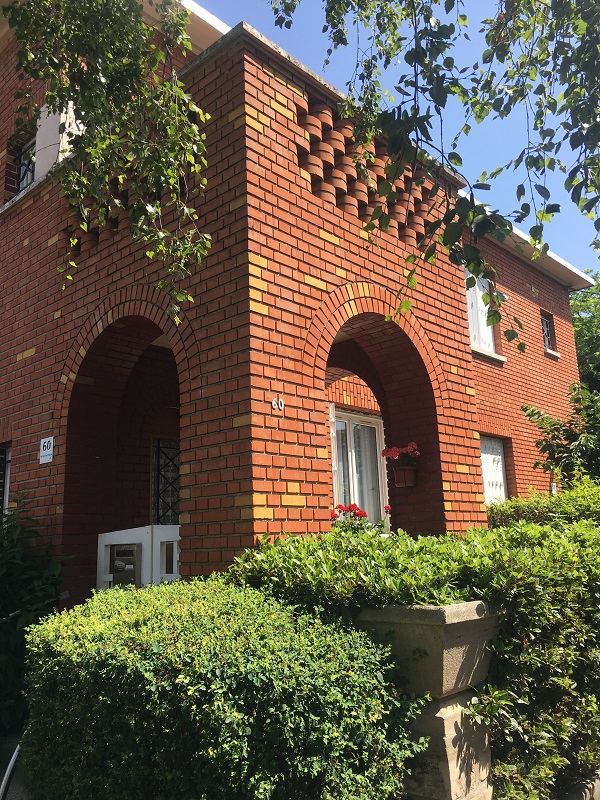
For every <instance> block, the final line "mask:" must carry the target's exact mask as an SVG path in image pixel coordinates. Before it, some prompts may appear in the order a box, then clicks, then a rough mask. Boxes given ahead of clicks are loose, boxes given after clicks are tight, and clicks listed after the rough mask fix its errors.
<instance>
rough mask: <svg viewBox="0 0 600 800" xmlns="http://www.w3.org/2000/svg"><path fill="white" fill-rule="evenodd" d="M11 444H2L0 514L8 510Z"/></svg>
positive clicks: (0, 459) (0, 449)
mask: <svg viewBox="0 0 600 800" xmlns="http://www.w3.org/2000/svg"><path fill="white" fill-rule="evenodd" d="M10 454H11V449H10V444H0V502H1V503H2V505H1V506H0V513H6V511H7V510H8V492H9V482H10Z"/></svg>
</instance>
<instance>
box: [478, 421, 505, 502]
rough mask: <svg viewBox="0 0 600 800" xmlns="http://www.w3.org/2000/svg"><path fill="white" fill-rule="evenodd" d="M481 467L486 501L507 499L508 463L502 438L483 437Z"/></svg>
mask: <svg viewBox="0 0 600 800" xmlns="http://www.w3.org/2000/svg"><path fill="white" fill-rule="evenodd" d="M481 469H482V471H483V493H484V497H485V502H486V503H488V504H489V503H493V502H494V501H496V500H506V498H507V497H508V492H507V490H506V465H505V463H504V445H503V443H502V439H494V438H492V437H491V436H482V437H481Z"/></svg>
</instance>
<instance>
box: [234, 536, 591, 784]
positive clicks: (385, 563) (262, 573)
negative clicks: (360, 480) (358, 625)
mask: <svg viewBox="0 0 600 800" xmlns="http://www.w3.org/2000/svg"><path fill="white" fill-rule="evenodd" d="M230 580H233V581H236V582H238V583H240V584H244V585H251V586H262V587H263V588H267V589H268V590H269V591H270V592H272V593H273V594H274V595H276V596H277V597H279V598H281V599H284V600H286V601H288V602H292V603H300V602H304V603H305V604H306V605H310V606H312V607H313V608H317V609H319V608H320V609H325V610H329V611H339V610H340V607H342V606H359V605H382V604H388V603H401V604H406V603H417V604H429V603H431V604H446V603H452V602H458V601H461V600H476V599H482V600H485V601H486V602H488V603H489V604H490V605H491V606H492V607H496V608H500V609H502V610H503V611H504V614H503V617H502V623H501V629H500V633H499V636H498V638H497V640H496V642H495V643H494V645H493V647H494V658H493V659H492V664H491V667H490V672H489V676H488V683H487V685H485V686H480V687H478V690H477V697H476V699H475V701H474V703H473V709H472V711H473V714H474V716H475V717H476V718H478V719H481V720H483V721H485V722H486V723H487V724H489V725H490V727H491V731H492V741H491V746H492V756H493V780H494V797H495V798H496V800H505V799H506V798H511V800H532V798H535V800H550V798H552V797H554V796H555V792H558V793H559V794H560V792H561V791H563V790H564V788H565V787H566V786H568V785H569V783H570V782H572V781H573V780H574V779H577V778H579V777H581V776H585V775H587V774H589V773H590V772H591V771H592V770H594V769H595V768H597V767H598V765H600V530H599V529H598V528H597V527H596V526H595V524H594V523H592V522H578V523H575V524H572V525H570V524H566V523H562V522H556V523H555V524H554V525H553V526H540V525H535V524H531V523H515V524H513V525H511V526H509V527H506V528H499V529H497V530H494V531H488V530H473V531H470V532H468V533H467V534H466V535H465V536H464V537H462V536H458V535H446V536H441V537H430V536H423V537H419V538H417V539H413V538H412V537H410V536H409V535H408V534H405V533H403V532H401V531H399V532H398V534H395V535H393V536H390V537H388V538H383V537H382V536H381V535H378V534H377V533H376V532H369V531H368V530H360V529H357V528H356V527H355V526H353V525H352V524H351V523H344V525H341V526H340V525H336V526H334V529H333V530H332V532H331V533H328V534H323V535H322V536H316V537H312V538H296V537H293V538H287V539H278V540H276V541H275V542H274V543H273V544H269V543H267V542H266V541H265V542H264V543H262V544H261V545H260V546H259V548H258V549H257V550H255V551H248V552H247V553H245V554H244V555H243V556H242V557H241V558H240V559H238V561H237V562H236V564H235V565H234V567H233V568H232V570H231V574H230Z"/></svg>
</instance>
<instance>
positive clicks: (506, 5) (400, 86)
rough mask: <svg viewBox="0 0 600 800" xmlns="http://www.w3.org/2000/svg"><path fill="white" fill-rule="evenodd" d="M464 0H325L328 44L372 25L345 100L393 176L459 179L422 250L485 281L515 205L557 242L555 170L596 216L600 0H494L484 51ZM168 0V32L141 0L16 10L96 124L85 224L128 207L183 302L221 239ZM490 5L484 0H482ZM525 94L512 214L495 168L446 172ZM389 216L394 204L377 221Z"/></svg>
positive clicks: (57, 2) (77, 164) (52, 97)
mask: <svg viewBox="0 0 600 800" xmlns="http://www.w3.org/2000/svg"><path fill="white" fill-rule="evenodd" d="M258 1H259V0H256V2H258ZM300 2H301V0H271V3H272V6H273V10H274V12H275V18H276V22H277V24H279V25H282V26H289V25H291V23H292V18H293V14H294V12H295V10H296V8H297V7H298V6H299V4H300ZM468 6H469V4H468V3H466V2H463V0H402V1H401V0H324V3H323V7H324V28H323V29H324V31H325V32H326V34H327V35H328V37H329V43H330V52H332V51H333V50H334V49H336V48H338V47H344V46H347V45H348V44H349V40H350V30H351V29H352V28H355V30H356V32H357V35H358V36H359V47H358V50H357V52H358V53H359V55H358V59H357V64H356V69H355V72H354V75H353V76H352V78H351V79H350V81H349V82H348V87H349V95H348V99H347V101H346V102H345V103H344V104H343V108H342V111H343V113H344V114H345V115H347V116H350V117H352V118H353V119H354V120H355V133H356V138H357V143H358V145H360V144H361V143H365V142H367V141H369V140H370V139H371V138H372V137H373V136H374V135H375V134H376V133H383V134H384V135H385V136H386V137H387V141H388V149H389V152H390V155H391V163H390V164H389V166H388V169H389V172H390V177H393V175H394V173H395V172H397V171H398V170H402V169H404V168H405V165H409V167H410V165H413V166H414V165H415V164H416V162H418V164H419V169H420V175H419V177H418V180H421V181H424V180H426V179H429V178H431V179H433V181H434V184H436V186H439V188H440V189H442V190H443V189H444V188H446V192H444V191H439V192H438V194H439V196H440V197H442V198H443V204H442V209H441V213H440V214H439V215H438V216H437V218H436V219H434V220H432V221H431V222H430V224H429V225H428V227H427V230H426V238H425V240H424V241H423V243H422V244H423V247H422V257H423V259H424V260H425V261H430V262H432V261H433V260H434V259H435V255H436V251H437V249H438V247H444V248H446V249H447V250H448V252H449V255H450V259H451V260H452V261H453V262H454V263H456V264H464V265H465V266H466V267H467V268H468V269H469V270H470V272H471V273H472V276H473V277H471V278H469V281H468V282H470V283H474V281H475V277H476V276H479V275H484V276H486V277H490V278H493V269H492V267H491V266H490V265H488V264H486V263H485V261H484V259H483V256H482V253H481V250H480V248H479V241H480V239H481V238H482V237H483V236H485V235H492V236H497V237H500V238H502V237H503V236H505V235H506V233H507V230H508V227H507V220H511V219H512V220H514V221H516V222H518V223H523V222H524V221H525V220H527V219H530V222H531V224H530V231H529V232H530V235H531V240H532V242H533V243H534V244H535V245H536V246H537V247H538V248H539V251H540V252H544V251H545V249H546V246H545V245H544V244H543V243H542V235H543V226H544V224H545V223H546V222H547V221H549V220H550V219H551V218H552V217H553V215H554V214H556V213H558V212H559V210H560V209H559V206H558V204H556V203H553V202H552V198H551V196H550V190H549V189H548V187H547V185H546V179H547V177H548V175H549V173H551V172H556V171H562V172H563V173H564V182H565V186H566V188H567V190H568V191H569V192H570V194H571V197H572V199H573V201H574V202H575V203H576V204H577V205H578V207H579V208H580V209H581V211H582V213H584V214H587V215H588V216H591V217H593V218H594V219H595V225H596V230H600V219H598V208H599V200H600V169H599V164H600V153H599V151H600V71H598V69H597V67H596V63H597V57H598V48H599V47H600V6H598V5H597V4H596V2H594V0H519V2H516V0H499V2H498V3H497V5H496V8H495V13H494V14H493V15H492V16H490V17H489V18H488V19H486V20H484V21H483V22H482V23H480V24H478V25H477V27H478V28H479V29H480V31H481V34H480V35H481V36H482V37H483V42H484V44H483V47H482V48H481V53H480V57H479V58H478V59H477V60H476V61H475V63H473V61H472V60H469V59H467V60H466V61H465V60H464V56H463V57H462V59H461V54H462V52H463V51H462V50H461V48H460V45H461V42H462V40H463V39H467V38H469V30H470V28H469V17H468V14H467V13H466V11H469V10H470V9H469V7H468ZM156 7H157V9H158V11H159V16H160V19H161V25H160V27H161V33H160V37H158V38H157V37H156V35H155V32H154V31H152V30H151V29H150V28H148V27H147V26H146V25H145V24H144V22H143V19H142V9H141V3H140V2H139V0H12V1H11V2H10V3H9V5H8V6H7V9H6V10H5V13H6V14H7V16H8V19H9V22H10V24H11V26H12V27H13V28H14V29H15V32H16V36H17V40H18V42H19V45H20V53H19V66H20V70H21V73H22V76H23V79H24V81H25V85H27V83H28V82H29V84H31V82H32V81H37V80H42V81H45V82H46V83H47V85H48V87H49V92H48V96H47V102H48V105H49V106H50V108H51V109H52V110H63V109H65V108H67V107H69V104H71V107H72V108H74V110H75V114H76V116H77V118H78V120H79V122H80V123H81V125H83V126H84V128H83V133H82V134H81V135H79V136H77V137H72V140H71V146H72V149H73V154H74V158H72V159H71V160H69V161H68V166H67V167H66V168H65V171H64V177H63V186H64V188H65V191H66V193H67V196H68V197H69V200H70V202H71V203H72V204H73V205H74V207H76V208H77V210H78V212H79V214H80V215H81V219H82V221H83V225H84V226H89V225H90V224H104V223H105V222H106V221H107V219H108V218H109V217H110V216H111V215H115V214H118V213H119V212H120V210H121V209H122V208H125V209H126V210H127V213H128V216H129V220H130V225H131V229H132V232H133V235H134V237H136V238H138V239H141V240H142V241H143V242H144V245H145V246H146V252H147V253H148V256H149V257H150V258H151V259H157V258H158V259H160V260H161V261H162V264H163V267H164V275H163V278H162V279H161V284H160V285H161V286H162V287H163V288H165V289H166V290H167V291H168V292H169V294H170V295H171V297H172V299H173V306H172V313H173V314H174V315H175V316H177V313H178V310H179V306H180V304H181V303H182V302H183V301H185V300H190V299H191V298H190V296H189V294H188V293H187V292H186V291H185V290H182V289H181V285H182V284H181V281H182V279H183V278H185V277H186V276H187V275H188V274H189V272H190V271H191V270H192V269H194V268H195V267H197V265H198V264H199V262H200V259H201V258H202V256H203V255H204V253H205V252H206V249H207V247H208V244H209V241H208V237H207V236H206V235H205V234H204V233H203V232H202V231H200V230H198V228H197V225H196V220H197V215H196V212H195V211H194V208H193V205H192V203H191V198H190V194H189V188H190V183H189V178H190V177H193V178H195V180H194V182H193V185H194V186H195V187H196V188H197V187H198V186H199V185H201V180H200V179H199V178H198V174H199V172H200V169H201V167H202V166H203V161H204V146H203V142H202V137H201V135H200V132H199V129H198V125H197V121H199V120H201V119H202V116H201V112H200V111H199V109H197V108H196V107H195V106H194V104H193V101H192V100H191V98H190V97H189V96H187V95H186V94H185V92H184V89H183V86H182V85H181V83H180V81H179V80H178V78H177V74H176V71H175V69H174V62H173V55H174V52H175V50H176V49H177V48H186V47H187V46H189V45H188V42H187V39H186V36H185V22H186V17H187V12H185V11H184V10H183V9H182V8H181V7H180V5H179V3H178V0H161V2H159V3H158V4H157V6H156ZM477 7H478V3H477V2H476V0H475V1H474V2H473V3H472V4H471V8H472V10H473V13H475V14H476V13H477ZM389 67H394V68H397V69H398V77H397V80H396V92H397V93H398V95H399V97H400V101H399V102H398V104H397V105H396V106H395V107H384V99H385V96H384V93H383V90H382V85H381V71H382V69H386V68H389ZM30 97H31V93H30V91H29V90H27V89H26V90H25V91H24V101H25V102H24V107H26V108H27V109H29V110H30V112H31V108H32V107H31V104H30V103H29V100H30ZM452 98H454V100H455V101H457V102H458V103H459V104H461V105H462V107H463V108H464V110H465V112H466V122H465V123H464V124H463V125H462V126H461V129H460V130H459V131H458V132H456V134H455V135H454V136H452V137H451V139H450V140H449V141H448V140H447V138H446V137H445V136H444V135H443V131H444V125H443V123H444V120H445V119H446V110H447V107H448V103H449V101H450V100H451V99H452ZM519 107H522V108H523V109H524V111H525V123H524V124H525V145H524V147H523V148H520V149H518V151H517V152H515V155H514V157H513V158H512V159H511V161H510V162H509V164H506V165H501V166H500V167H498V168H495V169H492V170H491V172H490V175H489V177H490V178H493V177H495V176H496V175H498V174H499V173H500V172H501V171H502V169H506V168H509V167H511V166H512V167H515V168H519V167H524V168H525V170H526V175H527V177H526V179H525V180H523V181H522V182H519V183H518V184H517V185H516V189H515V191H516V198H517V203H518V205H517V208H516V209H515V210H514V211H513V212H512V213H503V214H502V215H500V214H498V213H496V212H494V211H492V210H490V209H489V208H488V207H486V206H485V205H484V204H482V203H480V202H478V201H477V200H476V198H475V191H478V190H485V189H486V188H488V186H489V185H488V184H487V182H486V181H487V177H488V176H487V175H486V176H483V179H482V180H481V181H480V182H479V183H476V184H474V185H471V184H469V183H468V182H467V191H466V193H465V194H464V195H461V196H459V195H457V194H456V193H455V192H453V191H449V190H447V181H446V180H445V175H447V170H452V171H457V170H459V169H460V168H461V165H462V158H461V156H460V152H459V146H460V144H461V142H462V140H463V139H464V137H467V136H468V134H469V132H470V130H471V125H472V123H473V122H480V121H482V120H483V119H485V118H486V117H489V116H490V115H492V116H493V115H495V116H497V117H498V118H500V119H502V118H505V117H507V116H509V115H510V114H513V112H514V111H515V110H516V109H517V108H519ZM190 112H192V114H193V115H198V116H196V117H194V116H193V115H191V114H190ZM35 113H37V109H35V107H33V114H34V115H35ZM359 149H360V148H359ZM365 152H368V150H366V149H365ZM444 170H446V172H444ZM124 189H126V190H127V191H126V192H125V191H124ZM381 191H382V196H381V199H382V202H383V201H385V199H386V194H387V199H390V195H391V194H392V193H393V189H392V181H390V182H388V183H387V184H386V183H384V184H383V189H382V190H381ZM391 199H394V198H393V197H391ZM169 212H174V213H175V218H176V224H175V226H174V227H173V226H167V225H166V224H165V215H166V214H167V213H169ZM388 222H389V220H388V219H387V215H386V213H385V211H384V207H383V205H382V206H381V208H380V209H378V210H376V212H375V215H374V218H373V220H372V221H371V223H370V224H369V226H368V227H370V228H371V229H373V228H374V227H375V226H376V225H379V226H381V227H383V228H385V227H386V225H387V224H388ZM465 231H467V234H466V235H465ZM595 244H596V246H597V247H600V242H598V240H596V242H595ZM72 264H73V262H71V265H72ZM66 275H67V278H68V277H69V271H68V269H67V270H66ZM410 280H411V281H414V276H411V278H410ZM487 299H488V301H489V304H490V310H489V316H488V322H489V323H490V324H492V323H496V322H498V321H499V312H498V309H497V306H498V305H499V304H500V303H501V302H502V296H501V295H500V294H499V293H497V292H495V291H492V292H491V293H490V296H489V297H488V298H487ZM400 310H401V309H399V311H400ZM514 322H515V323H516V324H515V325H514V326H512V327H509V328H508V329H507V330H506V335H507V337H508V338H509V339H517V338H518V330H517V328H518V327H519V324H518V320H514ZM519 346H520V347H521V348H522V346H523V345H522V343H521V344H520V345H519Z"/></svg>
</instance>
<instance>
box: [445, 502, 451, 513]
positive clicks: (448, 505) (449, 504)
mask: <svg viewBox="0 0 600 800" xmlns="http://www.w3.org/2000/svg"><path fill="white" fill-rule="evenodd" d="M444 510H445V511H452V503H450V502H447V503H444Z"/></svg>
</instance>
